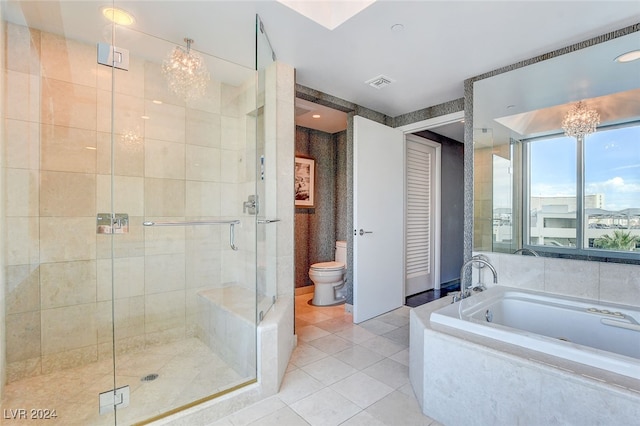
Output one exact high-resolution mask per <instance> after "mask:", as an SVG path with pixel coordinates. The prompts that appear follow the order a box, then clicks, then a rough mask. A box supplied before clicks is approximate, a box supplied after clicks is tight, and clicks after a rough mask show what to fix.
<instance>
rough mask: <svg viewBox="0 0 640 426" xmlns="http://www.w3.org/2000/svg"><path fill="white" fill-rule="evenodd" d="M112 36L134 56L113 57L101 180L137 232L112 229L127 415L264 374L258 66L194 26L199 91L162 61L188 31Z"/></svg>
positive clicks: (150, 412) (209, 394)
mask: <svg viewBox="0 0 640 426" xmlns="http://www.w3.org/2000/svg"><path fill="white" fill-rule="evenodd" d="M185 31H187V29H185ZM115 45H116V46H117V47H118V48H121V49H126V50H128V51H129V70H128V71H123V70H119V69H116V70H115V78H114V84H113V90H112V93H113V110H114V116H113V133H112V135H113V145H112V146H113V149H114V153H113V156H114V157H113V167H112V170H111V172H112V173H111V175H110V176H105V182H106V181H108V180H109V179H111V188H112V189H113V212H114V213H127V214H128V215H129V232H128V233H125V234H121V235H120V234H116V235H114V236H113V239H114V253H113V259H114V288H115V292H114V299H113V303H114V312H115V313H114V318H115V319H114V321H115V351H116V353H117V355H116V362H115V366H116V367H115V371H116V388H119V387H123V386H129V388H130V404H129V406H128V407H127V408H124V409H122V410H119V413H118V421H119V422H120V421H122V422H124V423H126V424H128V423H131V422H138V421H143V420H147V419H149V418H154V417H155V416H162V415H163V414H164V413H167V412H169V411H171V410H176V409H180V407H184V406H187V405H189V404H192V403H193V402H194V401H197V400H201V399H208V398H213V397H215V396H216V395H218V394H220V393H222V392H225V391H226V390H228V389H230V388H234V387H237V386H240V385H243V384H247V383H251V382H253V381H255V379H256V290H255V288H256V284H255V276H256V272H255V270H256V266H255V264H256V262H255V246H256V242H255V241H256V220H255V214H251V213H250V212H247V211H246V209H245V210H244V211H243V201H244V200H246V199H247V198H248V197H249V195H252V194H254V192H255V185H256V170H255V167H254V166H253V165H254V164H255V131H254V130H253V129H254V128H255V118H254V117H253V116H252V112H253V111H254V110H255V104H256V102H255V90H256V89H255V70H253V69H250V68H245V67H242V66H239V65H236V64H233V63H230V62H228V61H225V60H223V59H220V58H217V57H215V56H212V55H210V54H208V53H206V52H202V51H199V50H198V41H197V40H196V41H195V42H194V43H193V44H192V45H191V46H190V53H192V54H195V55H198V56H199V57H200V58H201V60H202V63H203V64H204V66H205V67H206V69H207V71H208V73H209V78H208V79H205V83H206V88H205V90H204V92H203V93H202V94H199V95H195V96H193V94H192V93H189V90H190V87H187V88H186V89H187V91H186V92H185V91H184V90H178V91H174V90H172V88H171V85H170V84H169V83H170V81H178V80H179V79H180V77H179V76H177V75H176V74H175V73H174V72H173V71H171V72H166V71H165V70H163V67H166V64H167V63H168V62H167V61H168V60H169V59H168V58H169V57H170V55H171V54H172V52H176V49H178V50H182V52H185V51H186V50H187V46H186V44H185V43H184V42H183V41H182V40H173V41H167V40H164V39H161V38H159V37H155V36H152V35H149V34H145V33H141V32H136V31H135V30H131V29H120V28H118V29H116V36H115ZM172 73H173V74H172ZM105 187H108V185H105ZM105 207H106V206H105ZM120 279H121V280H120ZM120 290H122V291H120Z"/></svg>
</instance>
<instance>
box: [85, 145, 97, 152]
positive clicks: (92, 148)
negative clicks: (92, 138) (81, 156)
mask: <svg viewBox="0 0 640 426" xmlns="http://www.w3.org/2000/svg"><path fill="white" fill-rule="evenodd" d="M85 148H86V149H90V150H92V151H95V150H97V149H98V148H96V147H95V146H85Z"/></svg>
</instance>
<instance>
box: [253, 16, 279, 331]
mask: <svg viewBox="0 0 640 426" xmlns="http://www.w3.org/2000/svg"><path fill="white" fill-rule="evenodd" d="M275 60H276V56H275V53H274V51H273V49H272V47H271V43H270V42H269V38H268V36H267V32H266V29H265V27H264V24H263V22H262V21H261V20H260V17H259V16H258V15H256V70H257V74H258V76H257V95H256V96H257V108H256V109H255V114H254V116H255V119H256V123H255V124H256V126H255V133H256V146H257V150H256V160H257V161H256V167H257V172H258V178H257V181H256V183H257V184H256V194H257V195H258V199H259V200H260V208H259V211H258V220H257V278H256V280H257V297H258V320H259V321H260V320H262V318H263V317H264V315H266V313H267V312H268V310H269V309H270V308H271V306H272V305H273V303H275V300H276V294H277V264H278V262H277V247H276V241H277V230H278V229H277V228H278V222H277V219H278V212H277V208H276V197H277V177H278V176H277V173H276V160H277V140H276V137H275V134H276V132H275V129H272V128H269V125H271V124H272V123H275V119H274V118H275V108H276V105H275V93H270V92H269V90H270V89H272V88H275V87H276V85H275V69H276V67H275Z"/></svg>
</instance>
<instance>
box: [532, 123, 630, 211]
mask: <svg viewBox="0 0 640 426" xmlns="http://www.w3.org/2000/svg"><path fill="white" fill-rule="evenodd" d="M575 152H576V141H575V139H574V138H570V137H562V138H554V139H550V140H547V141H536V142H535V143H534V148H533V149H532V150H531V164H532V171H537V172H532V174H531V195H532V196H575V191H576V189H575V188H576V160H575V157H576V154H575ZM585 188H586V194H587V195H589V194H596V193H602V194H604V196H605V199H604V201H605V206H604V208H605V209H607V210H621V209H625V208H628V207H636V208H640V125H637V126H633V127H624V128H618V129H611V130H606V131H603V130H600V131H598V132H596V133H594V134H592V135H588V136H587V138H586V143H585Z"/></svg>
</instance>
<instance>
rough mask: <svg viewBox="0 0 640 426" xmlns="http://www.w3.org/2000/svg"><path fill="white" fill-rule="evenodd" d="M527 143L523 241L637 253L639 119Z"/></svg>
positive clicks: (590, 251)
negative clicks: (574, 135)
mask: <svg viewBox="0 0 640 426" xmlns="http://www.w3.org/2000/svg"><path fill="white" fill-rule="evenodd" d="M526 148H527V149H526V155H525V157H524V158H525V169H526V170H527V172H528V173H525V174H524V175H525V177H526V178H527V182H526V186H525V191H526V194H527V196H526V197H525V203H527V206H526V208H527V210H528V211H529V217H528V225H527V226H526V227H525V231H528V232H525V234H526V235H525V238H526V239H525V241H527V242H528V245H530V246H534V247H532V248H539V249H540V248H544V249H550V250H551V251H569V250H570V251H572V252H577V253H581V254H588V255H603V256H607V257H630V256H634V257H635V256H637V253H640V124H639V123H633V124H631V125H625V126H617V127H606V128H603V129H599V130H598V131H597V132H596V133H593V134H590V135H587V136H586V137H585V138H584V140H583V141H578V140H576V139H575V138H571V137H565V136H562V137H553V138H551V137H548V138H544V139H536V140H529V141H527V146H526ZM634 252H635V253H634Z"/></svg>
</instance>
